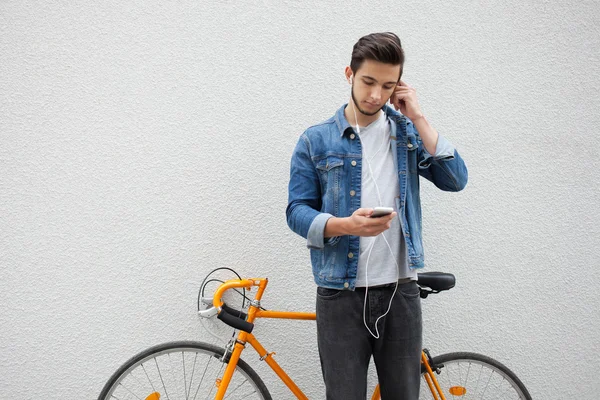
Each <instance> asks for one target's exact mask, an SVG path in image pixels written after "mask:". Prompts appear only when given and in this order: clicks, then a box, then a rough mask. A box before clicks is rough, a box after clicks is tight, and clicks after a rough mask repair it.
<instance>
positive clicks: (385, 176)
mask: <svg viewBox="0 0 600 400" xmlns="http://www.w3.org/2000/svg"><path fill="white" fill-rule="evenodd" d="M403 65H404V52H403V50H402V46H401V44H400V39H399V38H398V37H397V36H396V35H395V34H393V33H389V32H388V33H374V34H370V35H367V36H365V37H363V38H361V39H360V40H359V41H358V42H357V43H356V44H355V45H354V49H353V51H352V60H351V63H350V66H349V67H346V71H345V74H346V78H347V80H348V82H349V83H350V85H351V96H350V100H349V104H347V105H343V106H342V107H341V108H340V109H339V110H338V111H337V112H336V113H335V115H334V116H333V117H331V118H330V119H328V120H327V121H325V122H322V123H320V124H318V125H315V126H312V127H310V128H308V129H307V130H306V131H305V132H304V133H303V134H302V135H301V137H300V140H299V141H298V144H297V146H296V148H295V150H294V153H293V156H292V162H291V171H290V182H289V203H288V207H287V210H286V214H287V222H288V225H289V226H290V228H291V229H292V230H293V231H294V232H296V233H298V234H299V235H301V236H302V237H304V238H306V239H307V245H308V248H309V249H310V253H311V262H312V270H313V274H314V279H315V282H316V283H317V285H318V287H317V305H316V311H317V336H318V338H317V339H318V345H319V355H320V358H321V367H322V370H323V378H324V380H325V386H326V390H327V399H329V400H332V399H339V400H352V399H357V400H358V399H360V400H364V399H365V398H366V390H367V369H368V366H369V361H370V358H371V356H373V358H374V362H375V366H376V368H377V375H378V379H379V383H380V386H381V394H382V398H383V400H390V399H411V400H412V399H415V400H416V399H418V397H419V387H420V355H421V342H422V340H421V332H422V321H421V303H420V297H419V288H418V286H417V284H416V280H417V270H418V269H419V268H422V267H423V265H424V264H423V243H422V236H421V203H420V198H419V175H420V176H422V177H424V178H426V179H428V180H429V181H431V182H433V184H434V185H435V186H437V187H438V188H440V189H442V190H445V191H459V190H462V189H463V188H464V187H465V185H466V183H467V169H466V167H465V164H464V162H463V160H462V158H461V157H460V156H459V154H458V153H457V152H456V150H455V149H454V147H453V146H452V144H451V143H450V142H448V140H446V139H445V138H443V137H442V136H440V135H438V133H437V131H436V130H435V129H434V128H433V127H432V126H431V125H430V124H429V122H428V121H427V119H426V118H425V116H424V115H423V113H422V111H421V109H420V107H419V103H418V101H417V96H416V92H415V90H414V89H413V88H411V87H410V86H408V85H407V84H406V83H405V82H404V81H402V80H401V79H400V78H401V76H402V69H403ZM388 100H389V101H390V102H391V104H393V106H394V108H395V110H394V109H392V108H391V107H388V106H386V103H387V102H388ZM398 110H399V111H400V112H401V113H402V114H400V113H398V112H397V111H398ZM374 207H388V208H390V207H391V208H393V210H394V211H393V212H392V213H391V214H388V215H384V216H382V217H371V215H372V213H373V208H374Z"/></svg>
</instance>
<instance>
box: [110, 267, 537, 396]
mask: <svg viewBox="0 0 600 400" xmlns="http://www.w3.org/2000/svg"><path fill="white" fill-rule="evenodd" d="M217 270H218V269H217ZM231 271H232V270H231ZM213 272H214V271H213ZM233 272H234V271H233ZM211 274H212V272H211ZM236 275H237V274H236ZM209 277H210V274H209V276H207V278H206V279H205V280H204V282H203V283H202V286H201V289H200V293H199V296H198V297H199V301H198V311H199V313H200V316H201V317H203V318H212V317H214V316H216V317H217V318H218V319H220V320H221V321H222V322H224V323H225V324H227V325H229V326H231V327H233V328H235V329H237V330H239V332H238V334H237V336H233V337H232V339H231V340H230V341H229V343H228V345H227V346H225V348H221V347H218V346H215V345H212V344H208V343H203V342H190V341H180V342H170V343H164V344H160V345H157V346H154V347H151V348H149V349H147V350H145V351H143V352H141V353H139V354H137V355H136V356H134V357H132V358H131V359H129V360H128V361H127V362H126V363H125V364H123V366H121V368H119V369H118V370H117V371H116V372H115V373H114V374H113V375H112V377H111V378H110V379H109V380H108V382H107V383H106V385H105V386H104V388H103V390H102V392H101V394H100V396H99V400H108V399H116V400H126V399H138V400H159V399H169V400H175V399H186V400H192V399H194V400H195V399H201V400H205V399H211V398H213V399H218V400H221V399H261V400H268V399H272V397H271V395H270V394H269V391H268V389H267V387H266V386H265V384H264V382H263V381H262V379H261V378H260V377H259V376H258V374H257V373H256V372H255V371H254V370H253V369H252V368H251V367H250V366H249V365H248V364H247V363H246V362H244V360H242V359H241V358H240V356H241V354H242V352H243V350H244V349H245V347H246V345H247V344H250V345H251V346H252V347H253V348H254V350H256V352H257V353H258V354H259V356H260V360H261V361H265V362H266V363H267V364H268V365H269V366H270V367H271V369H273V371H274V372H275V373H276V374H277V376H278V377H279V378H280V379H281V380H282V381H283V383H284V384H285V385H286V386H287V387H288V388H289V389H290V390H291V392H292V393H293V394H294V396H295V397H296V398H298V399H304V400H306V399H307V397H306V396H305V395H304V393H303V392H302V390H300V388H299V387H298V386H297V385H296V383H295V382H294V381H293V380H292V379H291V378H290V377H289V376H288V375H287V374H286V373H285V371H284V370H283V369H282V368H281V366H280V365H279V364H278V363H277V362H276V361H275V359H274V358H273V354H274V353H273V352H268V351H267V350H266V349H265V348H264V347H263V346H262V345H261V344H260V342H259V341H258V339H257V338H256V337H255V336H254V334H253V333H252V332H253V328H254V321H255V320H256V319H258V318H281V319H300V320H314V319H315V318H316V316H315V314H314V313H306V312H290V311H270V310H265V309H264V308H263V307H261V299H262V297H263V294H264V292H265V290H266V288H267V283H268V279H266V278H256V279H241V278H239V275H238V278H239V279H232V280H227V281H225V282H223V281H219V282H220V285H219V286H218V288H217V289H216V291H215V293H214V295H213V297H212V298H207V297H204V289H205V286H206V284H207V283H209V282H214V281H218V280H216V279H210V280H209V279H208V278H209ZM418 284H419V287H420V289H421V298H426V297H427V296H428V295H430V294H432V293H439V292H441V291H444V290H449V289H451V288H452V287H454V284H455V278H454V275H452V274H447V273H441V272H426V273H421V274H419V276H418ZM253 288H256V293H255V295H254V298H253V299H250V298H248V297H247V296H246V291H250V290H252V289H253ZM231 289H233V290H234V291H236V292H238V293H239V294H241V295H242V296H243V298H244V299H247V300H248V301H249V306H248V307H247V310H246V311H242V310H236V309H234V308H232V307H230V306H229V305H227V304H225V302H224V301H223V297H224V294H225V292H226V291H228V290H231ZM240 289H241V290H240ZM244 302H245V300H243V301H242V308H245V307H244ZM200 303H202V304H204V305H205V307H207V308H205V309H202V310H201V309H200ZM421 373H422V377H423V379H422V382H423V383H422V387H421V395H420V398H421V399H434V400H446V399H450V398H452V399H455V398H465V399H466V398H468V399H498V400H506V399H525V400H531V396H530V395H529V392H528V391H527V389H526V388H525V386H524V385H523V383H522V382H521V380H520V379H519V378H518V377H517V376H516V375H515V374H514V373H513V372H512V371H511V370H509V369H508V368H507V367H506V366H504V365H503V364H501V363H500V362H498V361H496V360H494V359H492V358H490V357H487V356H483V355H481V354H477V353H465V352H460V353H448V354H443V355H441V356H437V357H431V355H430V353H429V351H428V350H427V349H423V352H422V354H421ZM378 399H380V394H379V386H376V387H375V391H374V393H373V394H372V396H371V400H378Z"/></svg>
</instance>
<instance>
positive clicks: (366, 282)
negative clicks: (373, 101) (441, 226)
mask: <svg viewBox="0 0 600 400" xmlns="http://www.w3.org/2000/svg"><path fill="white" fill-rule="evenodd" d="M355 107H356V106H355V104H354V99H352V110H353V111H354V122H355V123H356V131H357V133H358V135H359V139H360V127H359V125H358V118H357V115H356V108H355ZM384 112H385V111H384ZM385 116H386V118H385V120H386V123H387V112H385ZM386 139H388V140H385V141H384V142H383V143H382V144H381V145H380V146H379V149H377V152H375V154H374V155H373V156H372V157H371V160H372V159H374V158H375V156H377V154H378V153H379V151H380V150H381V147H382V146H383V145H384V144H386V143H389V138H387V137H386ZM363 151H364V155H365V156H364V159H365V161H366V162H367V167H368V168H369V174H370V175H371V180H373V183H374V185H375V192H376V194H377V199H378V201H379V206H380V207H381V206H383V204H382V201H381V193H380V192H379V186H378V185H377V180H376V179H375V175H374V174H373V169H372V168H371V162H370V161H369V157H368V155H367V154H366V149H365V148H364V147H363ZM379 235H381V236H382V237H383V240H384V241H385V244H386V245H387V247H388V249H389V250H390V254H391V255H392V259H393V260H394V263H395V264H396V287H395V288H394V292H393V293H392V297H391V298H390V303H389V304H388V308H387V310H386V312H385V313H383V314H382V315H380V316H379V317H378V318H377V319H376V320H375V333H373V331H371V328H369V326H368V325H367V319H366V313H367V296H368V293H369V259H370V258H371V253H372V251H373V247H375V242H376V241H377V238H378V237H379ZM379 235H377V236H375V238H374V239H373V241H372V242H371V245H370V246H369V247H368V254H367V263H366V265H365V284H366V287H365V299H364V303H363V324H364V325H365V328H367V330H368V331H369V333H370V334H371V336H373V337H374V338H375V339H379V337H380V335H379V328H378V327H377V324H378V323H379V320H380V319H381V318H383V317H385V316H386V315H387V314H388V313H389V312H390V309H391V308H392V301H393V300H394V296H395V295H396V291H397V290H398V279H399V276H398V273H399V272H398V271H399V269H400V267H399V266H398V261H397V260H396V257H395V256H394V252H393V251H392V247H391V246H390V243H389V242H388V240H387V238H386V237H385V234H384V232H381V233H380V234H379Z"/></svg>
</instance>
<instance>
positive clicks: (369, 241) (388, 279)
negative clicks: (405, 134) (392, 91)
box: [356, 111, 417, 287]
mask: <svg viewBox="0 0 600 400" xmlns="http://www.w3.org/2000/svg"><path fill="white" fill-rule="evenodd" d="M358 136H359V138H360V142H361V145H362V175H361V182H362V183H361V199H360V206H361V208H374V207H392V208H394V211H396V212H398V210H397V209H396V197H397V196H399V195H400V186H399V184H398V167H397V166H396V165H394V156H393V154H392V145H391V143H392V142H391V140H390V122H389V121H388V120H387V118H386V115H385V114H384V113H383V111H382V112H381V116H380V117H379V118H378V119H377V120H376V121H374V122H372V123H371V124H369V125H368V126H366V127H364V128H363V127H360V134H359V135H358ZM375 183H376V184H375ZM383 235H385V238H386V239H387V243H389V247H388V244H386V241H385V240H384V239H383ZM371 247H372V250H371ZM390 249H391V251H390ZM369 253H370V255H369ZM367 262H368V265H367ZM396 264H397V265H396ZM403 278H411V279H415V280H416V279H417V272H416V271H415V270H411V269H410V268H409V267H408V258H407V254H406V244H405V242H404V237H403V236H402V234H401V226H400V220H399V217H396V218H394V219H393V220H392V226H391V227H390V229H388V230H386V231H385V232H383V233H382V234H380V235H378V236H361V237H360V252H359V256H358V271H357V276H356V286H358V287H365V286H376V285H383V284H386V283H394V282H396V280H397V279H403Z"/></svg>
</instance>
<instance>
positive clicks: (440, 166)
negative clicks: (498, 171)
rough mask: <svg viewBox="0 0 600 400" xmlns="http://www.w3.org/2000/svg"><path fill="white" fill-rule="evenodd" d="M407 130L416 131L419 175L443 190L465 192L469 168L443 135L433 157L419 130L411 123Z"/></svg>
mask: <svg viewBox="0 0 600 400" xmlns="http://www.w3.org/2000/svg"><path fill="white" fill-rule="evenodd" d="M407 129H408V130H410V129H412V130H413V131H414V133H415V135H416V137H417V142H418V144H419V149H418V152H419V153H418V170H419V175H421V176H422V177H424V178H425V179H427V180H429V181H431V182H432V183H433V184H434V185H435V186H436V187H438V188H439V189H441V190H444V191H448V192H459V191H461V190H463V189H464V188H465V186H466V185H467V181H468V177H469V175H468V171H467V166H466V165H465V162H464V161H463V159H462V157H461V156H460V155H459V154H458V151H456V149H455V148H454V146H453V145H452V143H450V141H448V139H446V138H445V137H443V136H442V135H439V136H438V141H437V145H436V148H435V154H434V155H431V154H430V153H429V152H428V151H427V149H425V146H424V145H423V141H422V140H421V137H420V136H419V132H418V131H417V128H415V126H414V125H413V124H412V123H410V124H409V126H408V127H407Z"/></svg>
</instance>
